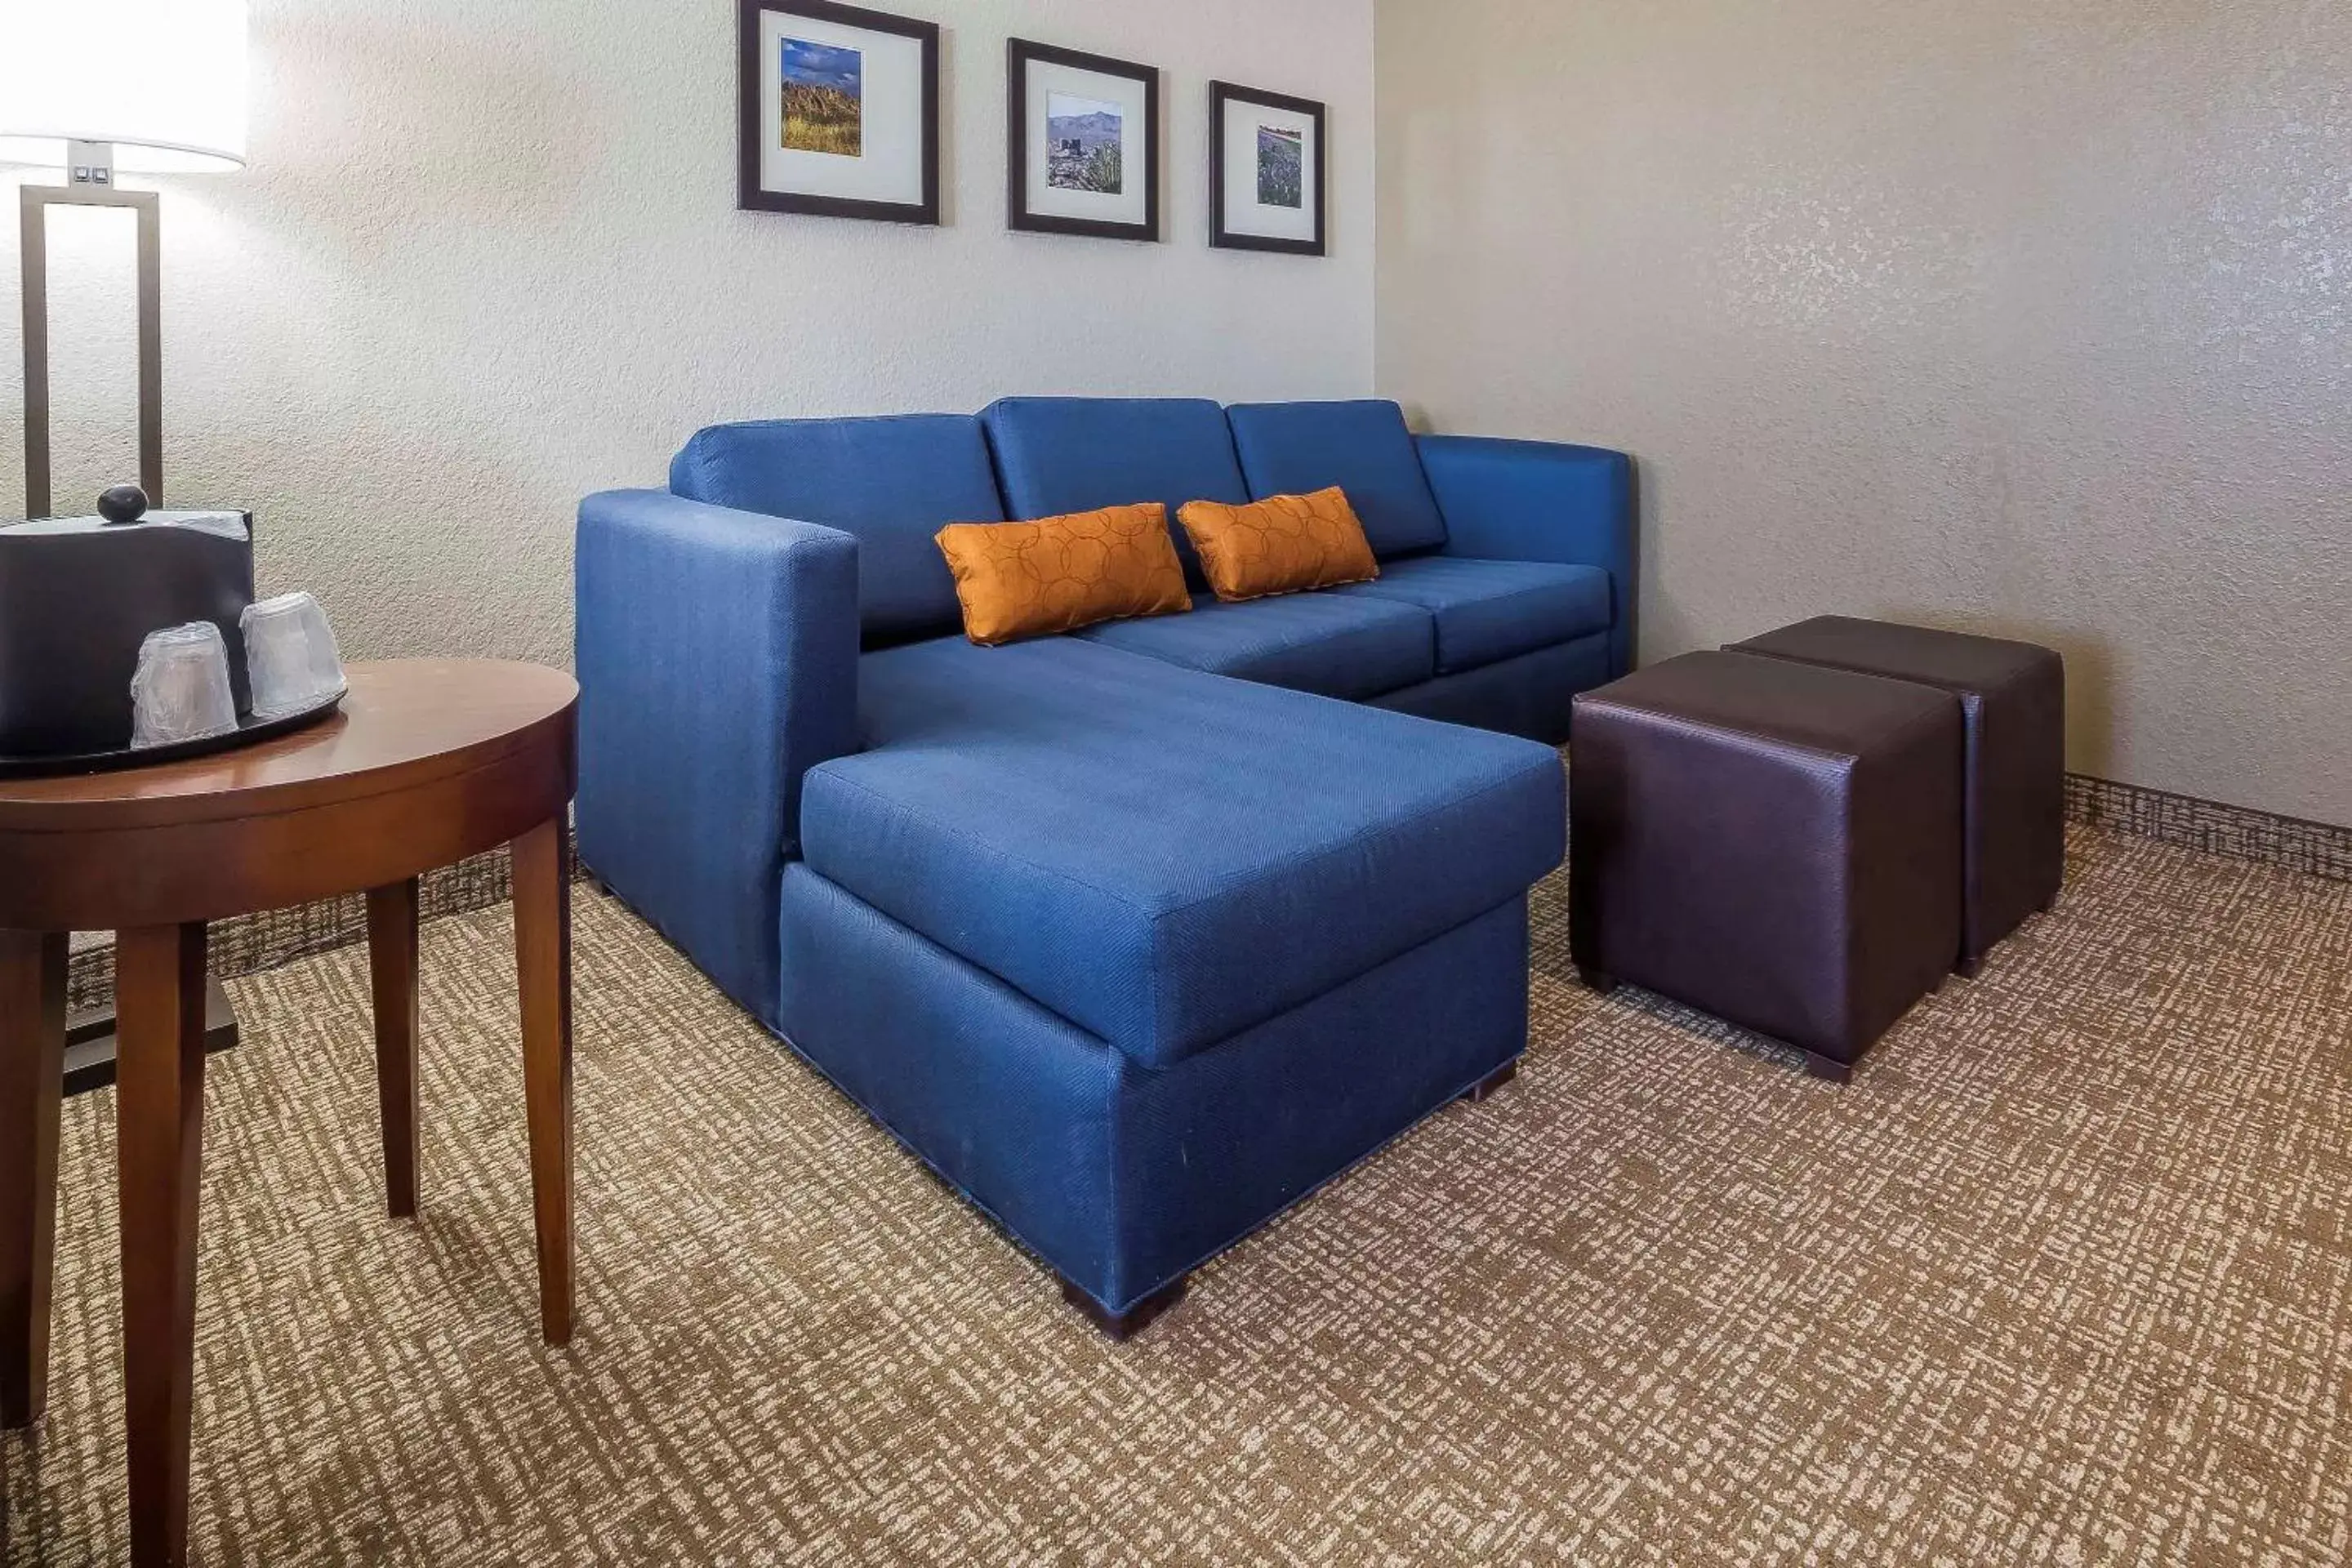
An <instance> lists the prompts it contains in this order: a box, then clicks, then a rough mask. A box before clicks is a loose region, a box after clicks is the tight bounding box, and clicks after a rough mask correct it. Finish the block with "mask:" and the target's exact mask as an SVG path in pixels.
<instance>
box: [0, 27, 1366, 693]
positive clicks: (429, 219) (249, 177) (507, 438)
mask: <svg viewBox="0 0 2352 1568" xmlns="http://www.w3.org/2000/svg"><path fill="white" fill-rule="evenodd" d="M877 4H878V5H879V8H881V9H883V10H887V11H901V12H907V13H911V14H915V15H919V16H928V17H930V18H933V19H935V20H937V21H938V22H940V24H941V26H943V28H944V29H945V33H946V38H945V47H944V58H943V66H944V70H943V77H944V100H945V102H944V110H943V119H942V124H943V129H944V132H945V134H944V142H945V162H944V169H943V174H944V179H943V188H944V192H945V196H946V208H947V216H948V217H949V219H950V223H949V226H945V227H941V228H915V227H908V226H900V225H895V224H880V223H853V222H845V221H840V220H835V219H825V218H810V217H796V216H782V215H776V214H767V213H739V212H737V211H736V210H735V15H736V7H735V5H733V4H732V3H731V0H683V3H664V4H632V3H629V0H508V3H505V4H499V5H485V4H478V3H476V0H253V5H252V56H253V85H252V116H253V136H252V163H251V166H250V167H249V168H248V169H247V170H246V171H245V172H243V173H241V174H229V175H215V176H201V177H200V176H190V177H181V178H173V179H159V180H153V181H151V182H148V183H149V184H152V185H154V186H155V187H157V188H160V189H162V190H163V193H164V195H163V250H164V258H163V259H164V351H165V382H166V387H167V407H166V410H165V423H166V432H165V434H166V446H167V452H166V458H167V463H168V478H169V481H170V489H169V497H170V499H171V500H173V501H176V502H180V503H184V504H190V505H194V504H199V503H228V502H240V503H243V504H247V505H250V506H252V507H254V508H255V509H256V510H257V512H258V513H259V515H260V531H261V555H260V562H259V565H260V569H261V574H262V576H263V578H264V579H265V583H266V584H267V585H268V586H270V587H275V588H287V587H307V588H310V589H312V590H314V591H315V592H317V594H318V595H319V596H320V600H321V601H322V602H323V603H325V605H327V607H328V609H329V610H330V612H331V613H332V614H333V616H335V618H336V621H337V625H338V626H339V628H340V629H341V632H342V634H343V637H344V642H345V646H346V649H347V650H348V651H350V652H352V653H354V654H356V655H362V656H383V655H393V654H403V653H456V652H488V653H498V654H513V655H521V656H526V657H531V658H543V659H549V660H553V661H556V662H562V661H563V660H564V659H565V658H568V656H569V652H570V647H571V630H572V584H571V536H572V509H573V507H574V505H575V504H576V502H577V500H578V498H579V497H580V496H581V495H582V494H583V492H585V491H587V490H590V489H597V488H600V487H603V486H607V485H615V484H645V483H658V482H660V481H661V480H662V479H663V478H664V476H665V475H666V473H667V463H668V460H669V457H670V455H671V454H672V453H673V452H675V451H676V450H677V447H678V446H679V445H680V444H681V443H682V442H683V441H684V440H685V438H686V437H688V435H689V434H691V433H692V432H693V431H694V429H695V428H696V427H697V426H701V425H704V424H707V423H709V422H710V421H713V420H718V419H729V418H740V417H747V416H785V415H820V414H860V413H869V412H905V411H908V410H915V409H930V408H950V409H971V408H977V407H979V406H980V405H982V404H983V403H985V402H987V401H988V400H989V399H991V398H992V397H995V396H998V395H1003V394H1005V393H1012V392H1033V393H1037V392H1091V393H1130V392H1131V393H1188V394H1195V395H1207V396H1213V397H1227V398H1234V399H1241V398H1265V397H1294V396H1338V395H1361V394H1363V393H1364V392H1365V391H1367V390H1368V389H1369V388H1370V384H1371V344H1372V253H1371V239H1372V213H1371V191H1372V165H1371V156H1370V138H1371V125H1372V107H1371V85H1372V58H1371V48H1372V37H1371V33H1372V28H1371V0H1283V3H1282V4H1281V5H1271V6H1269V5H1261V4H1259V3H1258V0H1188V3H1187V4H1185V5H1181V6H1180V5H1167V4H1164V3H1162V0H919V3H914V4H909V5H903V6H901V5H891V4H889V3H888V0H877ZM1008 35H1018V36H1021V37H1030V38H1036V39H1041V40H1045V41H1047V42H1053V43H1059V44H1064V45H1067V46H1070V47H1076V48H1082V49H1089V50H1094V51H1097V52H1099V53H1105V54H1111V55H1116V56H1119V57H1121V58H1129V59H1137V60H1142V61H1145V62H1147V63H1150V64H1152V65H1157V66H1159V67H1160V68H1162V69H1163V70H1164V71H1165V72H1166V75H1165V77H1164V79H1163V83H1162V87H1163V103H1164V105H1165V107H1164V110H1163V112H1164V115H1165V120H1166V123H1165V126H1164V131H1165V136H1166V140H1165V142H1163V146H1162V156H1163V160H1164V163H1165V175H1164V178H1165V182H1166V184H1165V189H1164V192H1163V208H1162V211H1163V222H1164V226H1165V230H1166V233H1167V235H1168V238H1167V240H1166V241H1165V242H1164V243H1162V244H1160V245H1152V246H1146V245H1136V244H1132V243H1128V242H1121V241H1116V240H1096V239H1068V238H1063V237H1055V236H1045V235H1026V234H1020V235H1016V234H1011V233H1008V232H1007V231H1006V229H1005V226H1004V161H1003V159H1004V153H1003V148H1004V108H1003V105H1004V40H1005V38H1006V37H1007V36H1008ZM1213 77H1223V78H1225V79H1230V80H1237V81H1244V82H1248V83H1251V84H1252V85H1256V86H1264V87H1266V88H1270V89H1276V90H1280V91H1288V92H1295V93H1298V94H1302V95H1304V96H1307V97H1312V98H1318V99H1323V100H1328V101H1329V103H1330V104H1331V114H1332V119H1331V125H1332V132H1333V135H1334V137H1335V139H1337V138H1341V137H1344V138H1346V139H1348V150H1347V151H1344V152H1341V153H1339V155H1338V156H1337V157H1335V159H1334V161H1333V163H1332V188H1331V204H1332V205H1331V220H1332V225H1333V234H1332V246H1331V249H1332V254H1331V256H1330V257H1329V258H1328V259H1324V260H1314V259H1308V258H1299V257H1285V256H1258V255H1249V254H1245V253H1243V252H1238V251H1216V250H1211V249H1210V248H1209V247H1208V242H1207V237H1208V221H1209V220H1208V169H1207V164H1208V102H1209V81H1210V79H1212V78H1213ZM26 177H38V176H27V175H26V172H24V171H19V170H0V181H5V182H8V183H16V182H17V181H20V180H22V179H24V178H26ZM0 195H5V196H6V197H7V198H8V205H7V208H6V212H5V221H0V300H5V307H0V509H7V508H13V507H17V506H20V505H21V502H20V501H19V500H16V498H18V497H21V495H22V494H23V488H24V481H23V466H22V457H21V441H20V437H19V436H18V434H17V432H18V429H19V424H18V421H19V419H20V418H21V416H22V408H23V389H22V386H21V384H20V380H19V374H18V363H19V348H18V342H17V312H16V304H15V301H16V286H17V254H16V252H17V235H16V218H15V205H16V204H15V199H14V193H13V191H9V190H6V189H5V186H0ZM107 228H108V226H107V225H106V224H105V223H104V222H102V221H100V222H97V223H91V224H84V223H77V222H74V221H72V220H71V217H70V216H69V217H68V219H65V220H60V221H59V223H58V233H57V234H56V235H54V236H53V238H52V245H51V250H52V256H53V261H52V278H53V293H54V296H55V300H56V304H55V310H56V316H57V321H56V323H55V328H54V331H55V334H56V345H55V346H56V350H57V357H58V373H57V374H58V384H57V393H58V399H59V402H60V409H59V429H58V437H59V452H58V500H59V503H60V504H61V505H62V504H73V505H77V506H87V505H89V500H90V498H91V497H92V496H93V495H94V494H95V491H96V489H97V488H98V486H99V485H100V483H101V482H102V481H104V480H105V479H109V478H120V477H127V476H130V475H132V474H135V472H136V469H137V461H136V450H137V448H136V444H135V438H134V429H133V425H132V421H131V418H130V403H129V401H128V399H129V391H128V385H127V382H125V381H124V379H123V374H122V373H124V372H126V371H127V369H128V365H129V355H130V331H129V329H130V323H131V299H132V296H131V275H130V271H129V257H130V239H129V231H128V228H127V226H124V227H122V228H121V233H119V234H111V235H110V234H109V233H107V232H106V230H107Z"/></svg>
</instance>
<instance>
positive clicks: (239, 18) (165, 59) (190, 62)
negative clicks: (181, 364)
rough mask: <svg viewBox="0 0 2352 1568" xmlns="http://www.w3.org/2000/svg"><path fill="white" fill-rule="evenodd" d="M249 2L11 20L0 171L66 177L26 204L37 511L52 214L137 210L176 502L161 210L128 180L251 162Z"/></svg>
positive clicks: (16, 10)
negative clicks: (35, 170)
mask: <svg viewBox="0 0 2352 1568" xmlns="http://www.w3.org/2000/svg"><path fill="white" fill-rule="evenodd" d="M245 11H246V5H245V0H16V3H15V4H12V5H9V6H8V8H7V10H6V11H5V13H0V163H30V164H34V165H36V166H38V167H44V168H50V169H62V170H64V171H65V174H66V183H65V184H62V185H26V186H24V187H23V188H22V193H21V195H20V196H19V198H18V200H19V204H20V205H19V213H20V221H21V228H22V233H23V236H24V251H23V260H24V277H25V515H26V516H27V517H46V516H47V515H49V513H50V512H51V510H53V507H54V498H53V497H52V496H51V495H50V493H49V476H50V471H51V470H50V449H49V311H48V300H49V286H48V285H49V279H48V273H49V266H48V231H47V213H48V210H49V209H50V208H52V207H58V206H99V207H125V208H129V209H130V210H131V211H132V212H134V213H135V214H137V215H138V220H139V474H140V482H141V485H142V488H144V489H145V490H146V491H147V495H148V499H149V500H150V501H152V502H153V503H155V504H158V505H160V504H161V503H162V501H163V240H162V234H161V213H160V206H161V204H160V203H159V202H158V200H157V198H156V195H155V193H154V192H152V191H126V190H122V189H121V188H120V187H119V186H118V185H117V184H116V183H115V180H116V176H117V174H186V173H202V172H206V171H215V170H226V169H236V168H240V167H242V166H243V165H244V163H245V124H246V116H245V75H246V42H245V32H246V27H245Z"/></svg>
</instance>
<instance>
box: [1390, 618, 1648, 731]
mask: <svg viewBox="0 0 2352 1568" xmlns="http://www.w3.org/2000/svg"><path fill="white" fill-rule="evenodd" d="M1608 679H1609V634H1608V633H1607V632H1595V633H1593V634H1592V635H1591V636H1590V637H1579V638H1577V639H1576V640H1575V641H1574V642H1565V643H1554V644H1553V645H1552V646H1551V647H1546V648H1538V649H1537V650H1536V651H1535V652H1533V653H1523V654H1521V655H1519V656H1518V657H1517V658H1507V659H1504V660H1503V661H1502V662H1501V663H1499V664H1490V665H1486V666H1485V667H1484V668H1479V669H1473V670H1469V671H1467V672H1465V673H1464V674H1461V675H1441V676H1439V677H1438V678H1437V679H1435V680H1429V681H1423V683H1422V684H1421V685H1419V686H1409V687H1407V688H1405V689H1403V690H1402V691H1392V692H1391V693H1389V694H1388V695H1387V696H1386V697H1375V698H1374V699H1372V706H1373V707H1375V708H1386V709H1390V710H1393V711H1395V712H1398V713H1412V714H1415V715H1417V716H1419V717H1421V718H1423V719H1437V720H1441V721H1444V722H1445V723H1448V724H1467V725H1469V726H1470V727H1471V728H1472V729H1475V730H1495V731H1500V732H1501V733H1503V734H1506V735H1520V736H1524V737H1526V738H1527V739H1528V740H1530V741H1540V742H1543V743H1544V744H1545V745H1548V746H1557V745H1559V743H1560V742H1563V741H1566V740H1567V739H1568V738H1569V733H1568V727H1569V722H1570V710H1571V708H1572V707H1573V706H1574V704H1575V700H1576V694H1577V693H1578V692H1580V691H1590V690H1591V689H1592V688H1594V687H1596V686H1601V685H1605V684H1606V683H1607V682H1608Z"/></svg>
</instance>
